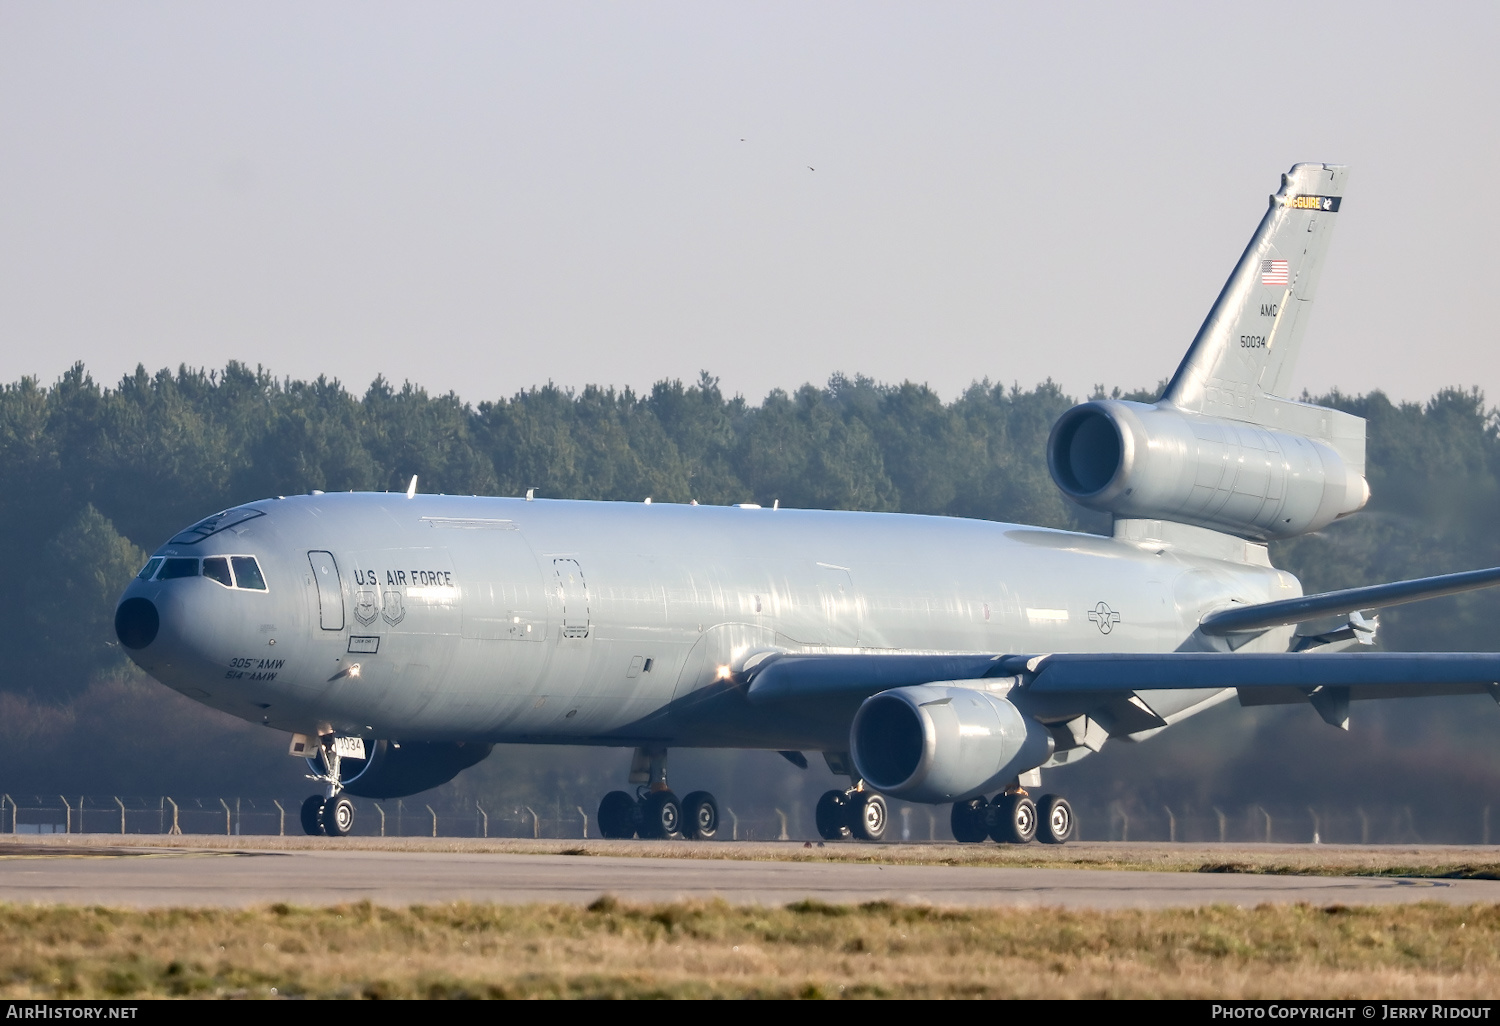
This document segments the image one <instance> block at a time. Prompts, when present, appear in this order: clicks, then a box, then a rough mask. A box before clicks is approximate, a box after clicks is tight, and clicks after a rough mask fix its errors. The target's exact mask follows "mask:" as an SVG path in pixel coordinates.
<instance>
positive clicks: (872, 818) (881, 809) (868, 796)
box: [813, 781, 890, 841]
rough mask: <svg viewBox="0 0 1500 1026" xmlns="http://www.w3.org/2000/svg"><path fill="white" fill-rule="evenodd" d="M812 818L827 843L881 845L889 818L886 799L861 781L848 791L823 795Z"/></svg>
mask: <svg viewBox="0 0 1500 1026" xmlns="http://www.w3.org/2000/svg"><path fill="white" fill-rule="evenodd" d="M813 818H814V819H815V820H816V822H817V826H818V836H819V837H821V838H823V840H825V841H843V840H855V841H878V840H880V839H881V838H882V837H884V836H885V827H886V823H887V821H888V820H889V818H890V816H889V809H888V808H887V807H886V804H885V799H884V798H882V797H881V796H880V795H878V794H876V793H875V792H874V791H866V790H865V789H864V782H863V781H860V782H859V783H857V784H855V785H854V786H853V787H851V788H849V790H847V791H825V792H823V797H821V798H819V799H818V808H817V812H816V813H815V815H814V817H813Z"/></svg>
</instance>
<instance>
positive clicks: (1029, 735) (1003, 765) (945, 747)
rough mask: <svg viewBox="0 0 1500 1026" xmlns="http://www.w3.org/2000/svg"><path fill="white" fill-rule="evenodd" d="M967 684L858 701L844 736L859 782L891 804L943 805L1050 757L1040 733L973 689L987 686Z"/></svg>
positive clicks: (1046, 736)
mask: <svg viewBox="0 0 1500 1026" xmlns="http://www.w3.org/2000/svg"><path fill="white" fill-rule="evenodd" d="M969 683H970V685H971V686H968V687H964V686H961V684H960V686H954V685H951V684H921V685H917V686H915V687H905V688H892V689H891V690H889V691H882V692H881V693H880V694H878V695H872V696H871V697H870V698H868V699H866V700H865V702H864V704H863V705H861V706H860V708H859V712H858V713H857V714H856V715H855V717H854V725H853V728H852V729H851V730H850V734H849V747H850V753H849V754H850V755H851V756H853V758H854V765H855V767H856V768H857V769H858V770H859V773H860V776H861V777H863V778H864V780H865V781H866V782H867V783H868V784H870V785H871V786H872V787H874V788H875V790H877V791H879V792H881V793H882V794H887V795H890V796H892V797H894V798H903V799H906V800H908V801H914V802H951V801H956V800H958V799H960V798H966V797H971V796H973V795H977V794H982V793H984V792H986V791H995V790H999V789H1001V788H1003V787H1005V786H1006V785H1008V784H1009V783H1010V782H1011V781H1012V780H1013V779H1014V778H1016V777H1018V776H1020V775H1021V774H1022V773H1025V772H1027V771H1028V770H1032V769H1035V768H1036V767H1038V766H1040V765H1041V764H1042V763H1044V762H1046V761H1047V760H1048V758H1050V757H1051V755H1052V747H1053V744H1054V742H1053V739H1052V735H1051V734H1050V733H1049V732H1048V731H1047V728H1045V727H1044V726H1042V725H1041V724H1040V723H1038V722H1037V721H1035V720H1033V719H1032V718H1031V717H1029V716H1024V715H1022V713H1021V711H1020V710H1019V709H1017V708H1016V707H1015V706H1014V705H1012V704H1011V703H1010V702H1008V701H1006V699H1005V698H1004V697H1002V696H1001V695H998V694H995V693H993V692H991V691H988V690H981V689H982V688H983V687H984V686H985V685H990V684H993V683H994V682H993V681H972V682H969ZM975 685H977V686H975Z"/></svg>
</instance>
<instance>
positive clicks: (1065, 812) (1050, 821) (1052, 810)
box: [1036, 794, 1078, 844]
mask: <svg viewBox="0 0 1500 1026" xmlns="http://www.w3.org/2000/svg"><path fill="white" fill-rule="evenodd" d="M1037 813H1038V818H1039V819H1040V820H1041V822H1040V825H1039V826H1038V827H1037V831H1036V839H1037V840H1038V841H1041V842H1042V843H1043V844H1066V843H1067V842H1069V841H1071V840H1072V839H1073V832H1074V831H1075V830H1077V829H1078V821H1077V820H1076V819H1074V818H1073V806H1071V805H1069V804H1068V800H1067V799H1066V798H1064V797H1063V796H1062V795H1059V794H1044V795H1042V800H1041V801H1039V802H1037Z"/></svg>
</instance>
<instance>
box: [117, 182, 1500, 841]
mask: <svg viewBox="0 0 1500 1026" xmlns="http://www.w3.org/2000/svg"><path fill="white" fill-rule="evenodd" d="M1345 177H1346V169H1345V168H1344V167H1341V166H1337V165H1326V164H1298V165H1297V166H1295V167H1293V168H1292V170H1291V171H1290V172H1289V173H1287V174H1286V175H1284V176H1283V177H1282V182H1281V188H1280V190H1279V191H1278V192H1277V193H1276V194H1275V195H1274V196H1272V197H1271V202H1270V209H1269V210H1268V211H1267V212H1266V214H1265V217H1264V218H1263V219H1262V220H1261V223H1260V226H1259V227H1258V228H1257V229H1256V231H1255V235H1254V236H1253V238H1252V239H1251V240H1250V245H1249V247H1248V248H1247V249H1246V250H1245V252H1244V255H1243V256H1241V257H1240V260H1239V263H1238V264H1237V265H1236V266H1235V269H1234V272H1233V274H1231V275H1230V278H1229V281H1228V283H1227V284H1226V285H1225V286H1224V289H1223V291H1222V292H1221V293H1220V295H1219V297H1218V300H1217V301H1216V302H1215V303H1214V306H1213V309H1212V310H1211V311H1210V312H1209V315H1208V319H1207V320H1206V321H1205V322H1204V324H1203V327H1202V328H1201V329H1200V331H1199V332H1198V335H1197V337H1196V338H1195V339H1194V341H1193V344H1192V346H1191V348H1190V349H1189V350H1188V353H1187V356H1186V357H1185V358H1184V359H1183V361H1182V364H1181V366H1180V367H1178V369H1177V373H1176V375H1175V376H1174V377H1173V378H1172V380H1171V383H1170V385H1169V386H1168V387H1167V390H1166V392H1165V394H1163V395H1162V397H1161V399H1160V400H1159V401H1157V402H1156V403H1153V404H1149V405H1148V404H1143V403H1136V402H1124V401H1119V400H1098V401H1093V402H1087V403H1084V404H1082V405H1080V406H1076V407H1074V408H1073V409H1071V410H1069V411H1068V412H1066V413H1065V414H1063V416H1062V417H1061V418H1060V419H1059V420H1058V422H1057V424H1056V425H1055V427H1054V428H1053V431H1052V435H1051V438H1050V440H1049V441H1048V449H1047V458H1048V462H1049V466H1050V468H1051V472H1052V476H1053V479H1054V480H1055V481H1056V483H1057V485H1058V487H1060V488H1061V489H1062V490H1063V491H1064V492H1065V493H1066V494H1067V495H1068V496H1069V497H1070V498H1072V499H1073V500H1075V501H1076V502H1078V503H1081V504H1082V505H1084V506H1086V507H1088V508H1090V509H1094V510H1102V511H1104V512H1107V513H1109V514H1111V515H1112V516H1113V518H1114V521H1113V522H1114V528H1113V536H1112V537H1102V536H1096V535H1089V534H1074V533H1069V532H1064V531H1054V530H1046V529H1042V528H1037V527H1023V526H1017V525H1013V524H1002V523H992V522H988V521H980V520H963V519H952V518H944V517H929V516H906V515H899V514H889V513H858V512H835V511H827V510H801V509H782V508H777V506H774V505H773V506H772V507H771V508H769V509H765V508H762V507H760V506H757V505H753V504H749V503H745V504H741V505H737V506H733V507H710V506H700V505H696V504H695V505H686V506H684V505H677V504H668V503H652V502H651V501H650V500H649V499H648V500H646V501H645V502H644V503H639V504H637V503H620V502H578V501H551V500H546V499H533V497H532V496H531V495H530V494H528V495H527V496H526V497H525V498H482V497H471V498H466V497H462V496H447V495H442V496H439V495H421V494H417V490H416V479H415V478H414V479H413V481H412V486H411V488H410V489H408V491H407V492H406V494H405V495H401V494H391V493H383V494H381V493H362V494H355V493H349V494H323V493H321V492H313V493H312V494H310V495H300V496H286V497H277V498H272V499H263V500H261V501H258V502H251V503H247V504H245V505H242V506H236V507H234V508H233V509H228V510H225V511H223V512H221V513H216V514H214V515H213V516H211V517H208V518H207V519H205V520H203V521H201V522H199V523H197V524H194V525H193V526H191V527H189V528H187V529H186V530H184V531H182V532H181V533H180V534H177V535H175V536H174V537H173V538H171V539H170V540H169V541H168V542H167V543H166V544H165V545H163V546H161V548H159V549H158V550H157V551H156V553H155V554H154V555H153V556H151V558H150V561H149V562H148V563H147V564H146V566H145V568H144V569H142V570H141V572H140V575H139V577H138V578H137V579H136V580H135V581H134V582H133V583H132V584H131V585H130V586H129V588H127V589H126V591H125V593H124V595H123V596H122V598H121V601H120V604H119V607H118V610H117V612H116V615H115V629H116V632H117V634H118V635H119V639H120V641H121V643H122V644H123V645H124V646H125V648H126V649H128V650H129V652H130V655H131V657H132V658H133V659H134V660H135V661H136V663H138V664H139V665H140V666H141V667H142V668H143V669H145V670H146V671H147V672H148V673H150V674H151V675H152V676H154V677H155V678H156V679H157V680H159V681H161V682H162V683H164V684H166V685H167V686H168V687H171V688H175V689H176V690H178V691H180V692H182V693H183V694H185V695H188V696H190V697H192V698H194V699H197V700H198V701H200V702H203V703H205V704H208V705H211V706H214V707H215V708H218V709H222V710H225V711H226V712H230V713H233V714H234V715H236V716H240V717H243V718H244V719H247V720H250V721H252V722H256V723H262V724H265V725H266V726H269V727H274V728H276V729H278V730H284V731H288V732H290V733H291V734H292V735H293V738H292V745H291V749H292V754H294V755H298V756H302V757H305V758H307V759H308V762H309V764H310V765H311V766H312V768H313V774H312V776H313V779H315V780H317V781H318V782H319V783H320V784H321V785H322V792H321V793H319V794H316V795H313V796H312V797H310V798H308V799H307V801H306V803H305V804H304V806H303V809H302V822H303V825H304V827H305V829H306V830H307V831H308V832H309V833H326V834H329V835H340V834H345V833H347V832H348V831H349V829H350V826H351V824H352V822H353V816H354V807H353V805H352V803H351V802H350V801H349V798H348V795H350V794H353V795H360V796H367V797H373V798H385V797H396V796H401V795H408V794H413V793H415V792H417V791H420V790H424V789H426V788H429V787H433V786H436V785H437V784H440V783H443V782H445V781H447V780H450V779H452V778H453V777H454V776H455V775H457V774H458V773H459V772H460V771H462V770H463V769H465V768H466V767H468V766H472V765H473V764H475V763H476V762H478V761H479V760H481V759H483V758H484V757H485V756H486V755H487V754H488V753H489V752H490V750H491V748H492V747H493V746H494V745H495V744H504V743H515V742H525V743H539V742H540V743H549V744H566V745H607V746H616V747H623V748H633V749H634V750H635V755H634V759H633V761H632V764H631V770H630V782H631V783H632V784H636V785H639V786H638V787H637V788H636V790H635V793H633V794H632V793H629V792H626V791H613V792H611V793H609V794H607V795H605V796H604V799H603V801H602V802H601V804H600V806H599V816H598V823H599V827H600V829H601V832H602V833H603V834H604V835H605V836H609V837H630V836H633V835H636V834H639V835H640V836H642V837H668V836H687V837H691V838H711V837H713V836H715V834H716V833H717V831H718V822H719V814H718V807H717V805H716V803H715V801H714V798H713V796H712V795H710V794H708V793H706V792H704V791H694V792H692V793H690V794H688V795H687V796H686V797H685V798H683V799H678V798H677V797H676V795H675V794H674V792H673V791H672V790H671V789H670V788H669V786H668V783H667V752H668V750H669V749H671V748H674V747H697V748H759V749H768V750H774V751H779V752H781V753H782V754H783V755H785V756H787V757H788V758H789V759H791V760H792V761H793V762H796V763H798V764H799V765H803V766H805V765H806V759H805V756H804V755H803V754H802V753H804V752H819V753H822V755H823V757H824V758H825V759H826V760H827V763H828V765H829V767H830V768H831V769H832V770H833V771H834V772H835V773H836V774H847V775H848V777H849V780H850V786H849V787H848V788H847V789H842V790H834V791H829V792H828V793H827V794H825V795H824V796H823V798H822V800H821V801H820V802H819V804H818V810H817V826H818V830H819V832H820V833H821V834H822V836H824V837H826V838H829V839H834V838H839V837H850V836H853V837H857V838H863V839H878V838H879V837H881V835H882V833H883V831H884V830H885V826H886V818H887V810H886V803H885V800H884V799H883V798H882V795H888V796H893V797H898V798H902V799H906V800H909V801H916V802H930V803H938V802H942V803H952V805H953V809H952V824H953V833H954V835H955V836H956V837H957V838H958V839H959V840H961V841H970V842H977V841H982V840H984V839H985V838H986V837H990V838H993V839H994V840H996V841H1000V842H1027V841H1030V840H1032V839H1033V838H1039V839H1040V840H1042V841H1044V842H1049V843H1062V842H1064V841H1066V840H1068V838H1069V837H1070V836H1072V835H1073V833H1074V829H1075V823H1074V816H1073V811H1072V809H1071V808H1070V806H1069V804H1068V802H1067V801H1066V800H1065V799H1064V798H1062V797H1061V796H1058V795H1052V794H1049V795H1041V796H1039V797H1038V798H1036V799H1033V798H1032V797H1031V793H1030V792H1032V791H1035V790H1037V789H1039V788H1040V786H1041V778H1042V773H1043V772H1044V771H1046V770H1047V769H1048V768H1050V767H1056V766H1062V765H1066V764H1068V763H1072V762H1074V761H1076V760H1078V759H1079V758H1081V757H1083V756H1086V755H1088V754H1089V753H1090V752H1097V751H1099V750H1100V748H1101V746H1103V745H1104V744H1105V743H1106V742H1107V741H1109V740H1111V739H1119V740H1126V741H1141V740H1144V739H1146V738H1149V737H1151V736H1152V735H1154V734H1156V733H1157V732H1159V731H1161V730H1164V729H1165V728H1166V727H1168V726H1170V725H1172V724H1174V723H1176V722H1178V721H1179V720H1183V719H1186V718H1187V717H1189V716H1191V715H1193V714H1194V713H1196V712H1201V711H1202V710H1204V709H1207V708H1209V707H1210V706H1212V705H1215V704H1217V703H1219V702H1222V701H1225V700H1227V699H1230V698H1234V697H1238V698H1239V700H1240V702H1241V703H1242V704H1244V705H1262V704H1280V703H1308V704H1310V705H1311V706H1312V708H1313V709H1314V710H1315V711H1316V712H1317V714H1318V715H1320V716H1321V717H1322V718H1323V719H1324V720H1326V721H1328V722H1329V723H1330V724H1333V725H1335V726H1340V727H1344V728H1345V729H1347V727H1348V716H1349V712H1348V710H1349V703H1350V701H1351V700H1358V699H1376V698H1390V697H1398V696H1415V695H1452V694H1462V693H1474V692H1488V693H1489V694H1490V695H1492V696H1494V697H1496V699H1497V700H1500V685H1497V683H1496V682H1497V681H1500V655H1497V654H1489V653H1483V654H1462V653H1438V654H1405V653H1374V652H1363V653H1361V652H1360V651H1359V649H1361V648H1362V647H1365V646H1368V645H1369V644H1370V643H1371V642H1372V641H1373V640H1374V634H1375V630H1376V626H1377V624H1376V620H1375V618H1374V616H1373V612H1372V611H1373V610H1375V609H1378V608H1380V607H1383V606H1388V605H1394V604H1397V603H1401V602H1410V601H1414V600H1417V599H1423V598H1430V597H1434V596H1438V595H1447V594H1452V593H1455V592H1459V591H1465V590H1469V589H1473V588H1481V587H1487V586H1490V585H1493V584H1496V583H1500V569H1491V570H1479V571H1474V572H1471V573H1461V574H1451V575H1447V576H1444V577H1434V578H1428V579H1424V580H1417V581H1403V582H1399V583H1395V584H1386V585H1378V586H1374V587H1365V588H1353V589H1350V590H1347V591H1338V592H1332V593H1328V594H1321V595H1311V596H1306V595H1303V594H1302V589H1301V586H1300V585H1299V583H1298V582H1297V580H1296V578H1294V577H1293V576H1292V575H1291V574H1288V573H1286V572H1285V571H1283V570H1278V569H1276V568H1275V567H1273V566H1272V565H1271V562H1270V559H1269V558H1268V556H1267V548H1266V544H1267V542H1269V541H1272V540H1275V539H1281V538H1290V537H1293V536H1296V535H1301V534H1307V533H1309V532H1312V531H1317V530H1319V529H1320V528H1323V527H1326V526H1327V525H1329V524H1331V523H1333V522H1334V521H1335V520H1337V519H1339V518H1340V517H1345V516H1348V515H1350V514H1352V513H1354V512H1355V511H1356V510H1358V509H1360V508H1361V507H1362V506H1363V505H1364V504H1365V502H1366V501H1367V499H1368V498H1369V488H1368V486H1367V485H1366V483H1365V477H1364V462H1365V438H1364V421H1363V420H1361V419H1359V418H1357V417H1353V416H1350V415H1349V414H1346V413H1341V412H1339V411H1336V410H1331V409H1325V408H1323V407H1319V406H1313V405H1309V404H1307V403H1301V402H1296V401H1293V400H1290V399H1288V398H1285V397H1286V396H1287V395H1289V394H1290V383H1291V374H1292V367H1293V363H1294V362H1295V359H1296V356H1297V351H1298V347H1299V345H1300V342H1301V336H1302V332H1303V330H1304V328H1305V327H1306V324H1307V317H1308V311H1309V309H1310V308H1311V305H1312V300H1313V295H1314V291H1315V288H1316V284H1317V280H1318V272H1319V268H1320V265H1321V264H1322V261H1323V256H1324V253H1325V251H1326V249H1327V246H1328V240H1329V236H1330V234H1331V232H1332V231H1333V226H1334V223H1335V222H1336V221H1337V219H1338V217H1339V213H1340V206H1341V202H1342V201H1341V197H1342V194H1343V191H1344V183H1345ZM991 796H992V797H991Z"/></svg>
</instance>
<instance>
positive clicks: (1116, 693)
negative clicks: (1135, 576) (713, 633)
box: [747, 652, 1500, 735]
mask: <svg viewBox="0 0 1500 1026" xmlns="http://www.w3.org/2000/svg"><path fill="white" fill-rule="evenodd" d="M940 681H949V682H954V683H955V684H958V685H959V686H966V687H981V688H982V687H987V686H993V687H995V688H996V689H999V688H1007V689H1008V696H1009V697H1010V698H1011V699H1012V700H1013V701H1016V702H1018V703H1021V704H1023V705H1024V706H1025V707H1026V709H1027V711H1028V712H1030V713H1031V714H1033V715H1036V716H1038V717H1041V718H1043V719H1044V720H1046V721H1048V722H1063V721H1067V720H1072V719H1075V718H1077V717H1080V716H1088V717H1091V718H1094V719H1098V720H1100V721H1101V722H1102V723H1103V724H1105V725H1106V726H1107V729H1108V731H1109V733H1110V734H1115V735H1119V734H1133V733H1137V732H1139V731H1147V730H1152V729H1155V728H1159V727H1164V726H1166V725H1167V722H1168V721H1167V719H1166V718H1165V717H1164V716H1162V715H1159V714H1158V713H1157V712H1156V710H1155V709H1153V708H1152V694H1153V693H1154V692H1163V691H1184V690H1224V689H1227V688H1234V689H1236V690H1237V691H1238V693H1239V698H1240V702H1241V704H1242V705H1289V704H1297V703H1302V702H1308V703H1310V704H1311V705H1312V706H1313V708H1314V709H1316V710H1317V712H1318V714H1319V715H1320V716H1322V717H1323V719H1324V720H1325V721H1326V722H1328V723H1330V724H1332V725H1334V726H1336V727H1342V728H1344V729H1348V723H1349V702H1350V701H1358V700H1364V699H1377V698H1415V697H1437V696H1440V695H1470V694H1488V695H1490V696H1491V697H1492V698H1494V699H1495V700H1496V701H1497V702H1500V653H1496V652H1369V653H1344V652H1336V653H1299V652H1253V653H1251V652H1161V653H1135V652H1131V653H1078V652H1066V653H1057V654H1053V655H1039V656H1025V655H989V656H986V655H976V656H951V655H865V654H854V655H817V654H814V655H785V656H780V657H775V658H771V659H768V660H766V661H765V662H764V663H762V664H761V665H759V666H757V667H756V668H755V669H754V670H753V671H751V673H750V674H749V680H748V684H749V687H748V691H747V698H748V699H749V700H750V701H751V702H752V703H755V704H757V705H759V704H773V703H790V704H793V705H795V704H799V703H804V702H822V703H827V702H833V703H841V704H842V703H847V704H850V705H856V704H857V703H858V702H861V701H863V700H864V699H865V698H868V697H869V696H870V695H873V694H876V693H878V692H881V691H885V690H887V689H889V688H896V687H909V686H911V685H915V684H931V683H936V682H940Z"/></svg>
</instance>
